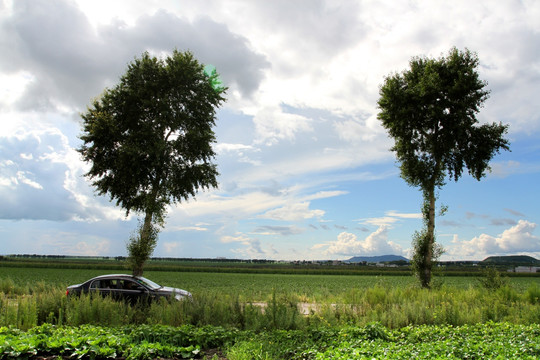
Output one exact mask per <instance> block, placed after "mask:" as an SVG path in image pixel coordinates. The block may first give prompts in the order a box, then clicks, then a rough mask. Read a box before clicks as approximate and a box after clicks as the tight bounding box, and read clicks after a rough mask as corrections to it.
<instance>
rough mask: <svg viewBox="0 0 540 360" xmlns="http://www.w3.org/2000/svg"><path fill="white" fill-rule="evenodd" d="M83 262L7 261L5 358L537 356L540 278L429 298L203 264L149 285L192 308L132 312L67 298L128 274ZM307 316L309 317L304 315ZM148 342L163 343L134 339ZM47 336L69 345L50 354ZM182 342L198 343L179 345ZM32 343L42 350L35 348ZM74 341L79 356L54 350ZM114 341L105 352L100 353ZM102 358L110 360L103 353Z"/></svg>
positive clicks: (361, 282)
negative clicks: (185, 297) (179, 296)
mask: <svg viewBox="0 0 540 360" xmlns="http://www.w3.org/2000/svg"><path fill="white" fill-rule="evenodd" d="M85 261H86V260H85V259H82V260H79V261H74V260H70V262H71V264H69V263H68V262H58V263H54V262H51V261H50V260H49V261H47V262H26V263H25V262H24V261H20V262H15V263H14V262H7V263H2V262H0V358H16V357H17V356H15V354H17V352H19V355H21V354H30V355H35V354H42V353H44V352H45V353H51V352H52V353H55V354H62V355H64V356H75V357H78V356H80V355H81V354H83V355H82V356H83V357H84V356H87V357H92V356H97V357H100V356H101V357H102V358H107V357H111V358H113V357H114V356H113V355H112V354H115V356H123V357H127V358H134V359H143V358H153V357H152V356H154V357H158V356H165V357H167V356H169V357H180V355H178V354H181V353H182V352H184V355H182V356H185V357H186V358H192V357H201V356H203V355H202V354H208V352H206V351H207V350H208V349H209V348H210V347H215V348H217V350H216V351H218V353H219V354H220V355H219V356H222V357H221V359H223V358H225V357H226V358H227V359H229V360H241V359H364V358H369V359H371V358H376V359H383V358H395V359H408V358H412V357H413V358H418V359H429V358H437V356H441V357H444V358H455V359H474V358H477V359H480V358H522V359H535V358H539V357H540V344H539V340H538V339H540V328H539V327H538V326H539V325H538V324H540V277H535V276H520V277H506V276H504V275H506V274H504V273H503V274H502V275H503V277H502V278H500V280H501V282H500V283H496V286H494V285H491V286H490V287H486V285H485V284H483V283H482V282H481V281H480V280H483V279H485V278H483V277H481V276H480V275H481V274H482V273H481V272H476V273H474V274H469V275H474V276H444V273H443V274H442V275H443V276H438V277H437V278H436V280H435V286H434V288H433V289H432V290H425V289H421V288H420V287H419V286H418V285H417V281H416V280H415V279H414V278H413V277H412V276H410V275H398V274H401V273H402V271H398V272H396V273H391V272H383V273H379V274H377V275H366V274H362V275H358V274H356V272H357V269H350V270H349V272H346V271H345V272H344V274H347V275H343V274H342V275H336V274H335V273H334V272H333V271H335V270H332V269H330V270H329V271H328V274H319V273H318V272H319V270H318V269H315V270H317V271H315V272H311V273H310V274H309V275H306V274H304V273H305V271H306V269H305V268H300V269H298V271H297V273H294V271H291V269H292V270H294V268H291V267H288V268H287V267H284V266H282V265H279V266H276V267H272V266H268V265H267V264H263V265H255V266H248V265H246V264H244V265H242V266H245V269H247V270H246V271H245V272H239V271H238V267H237V266H233V267H232V268H233V269H235V270H234V271H227V270H231V265H230V264H229V265H227V266H222V267H217V266H216V267H214V269H215V270H216V271H214V272H209V268H210V267H209V266H208V265H207V264H205V263H201V264H198V265H197V266H196V268H197V269H198V271H194V270H193V268H190V269H189V271H180V270H181V268H179V267H178V264H176V265H175V264H170V265H169V266H173V270H171V271H166V268H164V267H163V264H160V266H159V267H157V266H155V267H153V268H152V270H149V271H146V272H145V274H144V275H145V276H146V277H148V278H150V279H152V280H154V281H156V282H157V283H160V284H162V285H168V286H174V287H179V288H183V289H186V290H189V291H190V292H192V293H193V301H192V302H181V303H175V302H173V303H170V302H161V303H156V304H152V306H150V307H131V306H129V305H127V304H123V303H118V302H114V301H112V300H110V299H102V298H99V297H87V296H83V297H81V298H76V299H68V298H67V297H66V296H65V288H66V286H67V285H71V284H76V283H80V282H83V281H85V280H87V279H89V278H91V277H94V276H97V275H101V274H106V273H126V272H127V271H126V270H125V269H123V268H122V267H119V266H112V269H107V268H106V266H104V265H105V264H106V263H107V262H106V261H99V262H95V261H90V262H89V263H88V264H87V269H85V268H83V265H84V263H85ZM115 264H116V263H115ZM182 266H185V264H183V265H182ZM190 266H193V264H191V265H190ZM201 269H204V271H201ZM261 269H265V271H263V272H260V270H261ZM272 269H274V270H277V271H275V273H271V270H272ZM284 269H285V270H286V272H284ZM253 270H255V271H253ZM343 271H344V270H343V269H341V270H340V272H343ZM369 271H372V270H369ZM332 274H334V275H332ZM452 275H456V273H455V272H454V273H453V274H452ZM302 305H307V306H309V311H308V312H307V313H306V312H305V311H302V310H301V309H302ZM2 326H3V327H4V328H2ZM47 326H49V327H47ZM50 326H53V327H52V328H50ZM89 326H90V327H89ZM148 327H150V329H152V330H148V329H149V328H148ZM17 329H20V330H17ZM56 329H58V330H56ZM61 329H64V330H61ZM85 329H86V330H85ZM119 329H121V330H119ZM21 331H22V332H21ZM57 331H60V333H57ZM118 331H121V332H122V334H123V335H122V334H120V333H118ZM145 331H146V332H148V331H150V332H152V333H153V334H161V333H163V334H165V335H163V336H162V337H161V338H159V339H157V338H149V337H148V336H146V335H145V336H146V337H145V336H143V338H139V337H136V336H135V335H134V334H139V333H141V332H142V333H145ZM43 332H50V334H49V335H50V336H49V335H47V336H49V337H50V338H51V339H53V332H54V336H59V337H60V340H58V341H57V342H54V341H53V342H52V343H44V342H42V341H41V340H39V339H41V338H42V337H39V334H42V333H43ZM66 332H67V335H66ZM186 332H188V333H189V334H188V335H185V333H186ZM178 333H181V334H184V335H185V337H186V339H191V340H189V341H188V340H185V339H184V340H185V341H184V340H183V341H182V342H181V343H170V341H169V340H170V338H171V337H172V338H178V337H179V336H180V335H178ZM34 334H38V335H35V336H37V339H38V340H32V339H33V336H34ZM184 335H182V336H184ZM428 335H429V336H428ZM435 335H436V336H435ZM69 336H72V337H75V340H73V339H71V340H69V342H70V343H71V342H73V343H75V344H76V346H75V345H73V346H71V345H70V346H71V347H69V349H71V350H69V351H68V350H67V347H64V348H63V350H59V349H58V348H55V349H56V350H53V348H54V346H60V345H58V342H60V343H62V342H64V343H66V342H68V337H69ZM430 336H431V337H430ZM510 336H513V337H514V338H516V337H517V338H518V340H516V341H513V340H512V341H511V340H510V338H509V337H510ZM2 337H3V338H2ZM113 338H114V339H116V340H115V342H111V343H110V344H109V345H107V346H105V345H104V344H102V343H100V342H106V341H108V340H107V339H113ZM428 338H429V339H428ZM2 339H4V340H2ZM13 339H18V340H17V341H15V340H13ZM62 339H63V340H62ZM77 339H78V340H77ZM168 339H169V340H168ZM204 339H215V341H213V342H211V344H210V342H205V340H204ZM216 339H217V340H216ZM79 340H80V341H79ZM488 340H489V341H490V344H486V341H488ZM40 341H41V342H40ZM51 341H52V340H51ZM1 344H4V345H1ZM6 344H8V345H9V344H18V345H17V346H18V348H16V349H15V348H13V346H11V345H10V346H11V347H10V346H6ZM55 344H56V345H55ZM77 344H78V345H77ZM89 344H90V345H89ZM91 344H94V347H92V346H91ZM95 344H101V345H99V346H97V345H95ZM64 345H65V344H64ZM2 346H3V347H2ZM96 346H97V347H96ZM98 348H101V349H109V350H102V351H109V353H106V352H104V353H99V354H98V353H97V352H99V351H101V350H96V349H98ZM21 349H23V350H21ZM24 349H26V350H24ZM92 349H94V350H92ZM92 351H94V353H92ZM145 351H146V353H145ZM10 354H12V355H10ZM100 354H101V355H100ZM107 354H108V355H107ZM144 354H147V355H144ZM148 354H150V355H148ZM152 354H153V355H152ZM159 354H161V355H159ZM175 354H176V355H175ZM437 354H444V355H437ZM497 354H498V355H497ZM501 354H502V355H501ZM21 356H22V355H21ZM204 356H206V355H204ZM212 356H213V355H212ZM208 358H211V355H208ZM214 359H218V355H216V356H215V357H214Z"/></svg>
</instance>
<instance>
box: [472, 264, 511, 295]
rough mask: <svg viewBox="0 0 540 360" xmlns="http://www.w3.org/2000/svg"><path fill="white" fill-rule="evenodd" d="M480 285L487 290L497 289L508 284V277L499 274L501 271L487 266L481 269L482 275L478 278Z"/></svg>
mask: <svg viewBox="0 0 540 360" xmlns="http://www.w3.org/2000/svg"><path fill="white" fill-rule="evenodd" d="M478 282H479V283H480V285H481V286H482V287H484V288H485V289H488V290H497V289H500V288H501V287H503V286H506V285H507V284H508V279H507V278H505V277H503V276H501V273H500V272H499V271H498V270H497V269H495V268H493V267H488V268H486V269H485V270H484V271H483V277H481V278H479V279H478Z"/></svg>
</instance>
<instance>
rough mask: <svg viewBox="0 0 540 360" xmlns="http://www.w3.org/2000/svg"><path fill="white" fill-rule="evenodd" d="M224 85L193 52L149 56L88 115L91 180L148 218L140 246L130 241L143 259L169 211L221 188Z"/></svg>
mask: <svg viewBox="0 0 540 360" xmlns="http://www.w3.org/2000/svg"><path fill="white" fill-rule="evenodd" d="M217 80H218V77H217V73H215V72H214V73H212V74H210V75H208V74H206V73H205V71H204V66H203V65H202V64H200V63H199V62H198V61H197V60H196V59H195V58H194V57H193V55H192V54H191V53H190V52H185V53H182V52H179V51H177V50H175V51H174V52H173V53H172V55H171V56H169V57H167V58H166V59H164V60H163V59H157V58H155V57H150V55H149V54H148V53H144V54H143V55H142V56H141V58H138V59H135V60H134V61H133V62H132V63H131V64H129V66H128V69H127V71H126V73H125V74H124V75H123V76H122V77H121V79H120V83H119V84H118V85H117V86H115V87H114V88H112V89H106V90H105V91H104V92H103V94H102V95H101V96H100V97H99V98H98V99H96V100H94V102H93V103H92V106H91V107H89V108H88V109H87V111H86V112H85V113H83V114H82V115H81V117H82V119H83V134H82V135H81V140H82V141H83V145H82V146H81V148H80V149H79V152H80V153H81V155H82V158H83V160H84V161H86V162H89V163H91V164H92V166H91V168H90V170H89V171H88V173H87V174H85V175H86V176H87V177H88V178H89V179H91V180H92V184H93V185H94V187H95V188H96V189H97V192H98V194H100V195H105V194H106V195H109V196H110V198H111V200H114V201H116V204H117V205H119V206H121V207H122V208H123V209H125V210H126V214H129V213H130V212H131V211H135V212H140V213H144V214H145V220H144V225H143V226H141V230H140V231H139V234H140V235H139V236H137V237H135V239H138V241H139V242H141V244H139V245H134V244H133V242H131V243H130V244H131V247H130V249H132V250H137V254H138V256H140V255H141V254H143V253H147V252H148V250H149V249H151V248H152V244H153V242H154V240H155V239H153V238H149V239H147V238H146V237H147V236H149V237H150V236H151V235H152V234H153V231H154V230H155V229H154V230H153V229H151V228H150V224H151V223H154V224H162V223H163V220H164V217H165V209H166V206H168V205H171V204H175V203H177V202H180V201H181V200H187V199H188V198H189V197H190V196H195V194H196V192H197V191H198V190H199V189H208V188H211V187H217V180H216V177H217V175H218V172H217V169H216V165H215V164H213V163H212V159H213V158H214V156H215V152H214V150H213V149H212V144H213V143H214V142H215V141H216V140H215V134H214V131H213V126H214V125H215V116H216V108H217V107H219V106H220V104H221V103H222V102H223V101H224V100H225V98H224V97H223V95H224V93H225V91H226V88H224V87H222V86H217V85H216V81H217ZM132 240H133V239H132ZM154 246H155V244H154ZM134 247H135V248H137V247H138V249H134ZM143 250H144V251H143ZM150 254H151V253H150ZM133 258H135V257H133ZM144 260H146V259H144ZM140 266H141V264H140V261H139V260H138V261H137V262H136V267H135V268H134V272H135V273H137V274H138V273H142V268H139V267H140Z"/></svg>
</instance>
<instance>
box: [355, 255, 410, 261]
mask: <svg viewBox="0 0 540 360" xmlns="http://www.w3.org/2000/svg"><path fill="white" fill-rule="evenodd" d="M364 261H365V262H367V263H384V262H390V261H406V262H409V259H407V258H405V257H403V256H400V255H381V256H355V257H352V258H350V259H349V260H345V262H349V263H359V262H364Z"/></svg>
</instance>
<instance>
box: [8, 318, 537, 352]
mask: <svg viewBox="0 0 540 360" xmlns="http://www.w3.org/2000/svg"><path fill="white" fill-rule="evenodd" d="M215 348H220V349H222V351H220V352H219V354H220V355H225V356H226V357H227V358H228V359H230V360H244V359H245V360H247V359H250V360H251V359H265V360H270V359H276V360H277V359H291V360H295V359H314V360H317V359H318V360H327V359H335V360H341V359H343V360H351V359H411V358H414V359H433V358H445V359H536V358H538V357H539V356H540V326H539V325H527V326H525V325H513V324H508V323H498V324H496V323H492V322H489V323H486V324H477V325H471V326H468V325H465V326H461V327H452V326H448V325H438V326H434V325H430V326H416V327H412V326H409V327H405V328H402V329H399V330H388V329H386V328H385V327H383V326H381V325H380V324H378V323H372V324H368V325H366V326H363V327H358V326H356V327H352V326H347V327H342V328H339V329H338V328H327V327H311V328H310V329H308V330H305V331H295V330H288V331H285V330H270V331H266V332H264V333H262V334H261V333H255V332H252V331H238V330H233V329H225V328H223V327H211V326H206V327H202V328H196V327H193V326H187V325H184V326H180V327H170V326H147V325H142V326H137V327H118V328H103V327H98V326H81V327H76V328H73V327H54V326H51V325H42V326H40V327H34V328H32V329H31V330H29V331H27V332H23V331H20V330H17V329H13V328H6V327H3V328H0V358H6V359H9V358H25V357H26V358H27V357H30V356H48V355H51V354H55V355H60V356H63V357H70V358H82V357H86V358H117V357H123V358H126V359H154V358H162V357H166V358H173V357H174V358H179V359H191V358H200V357H204V358H207V359H210V358H211V359H218V358H219V357H218V355H217V354H216V355H212V354H215V352H213V351H209V350H211V349H215Z"/></svg>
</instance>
